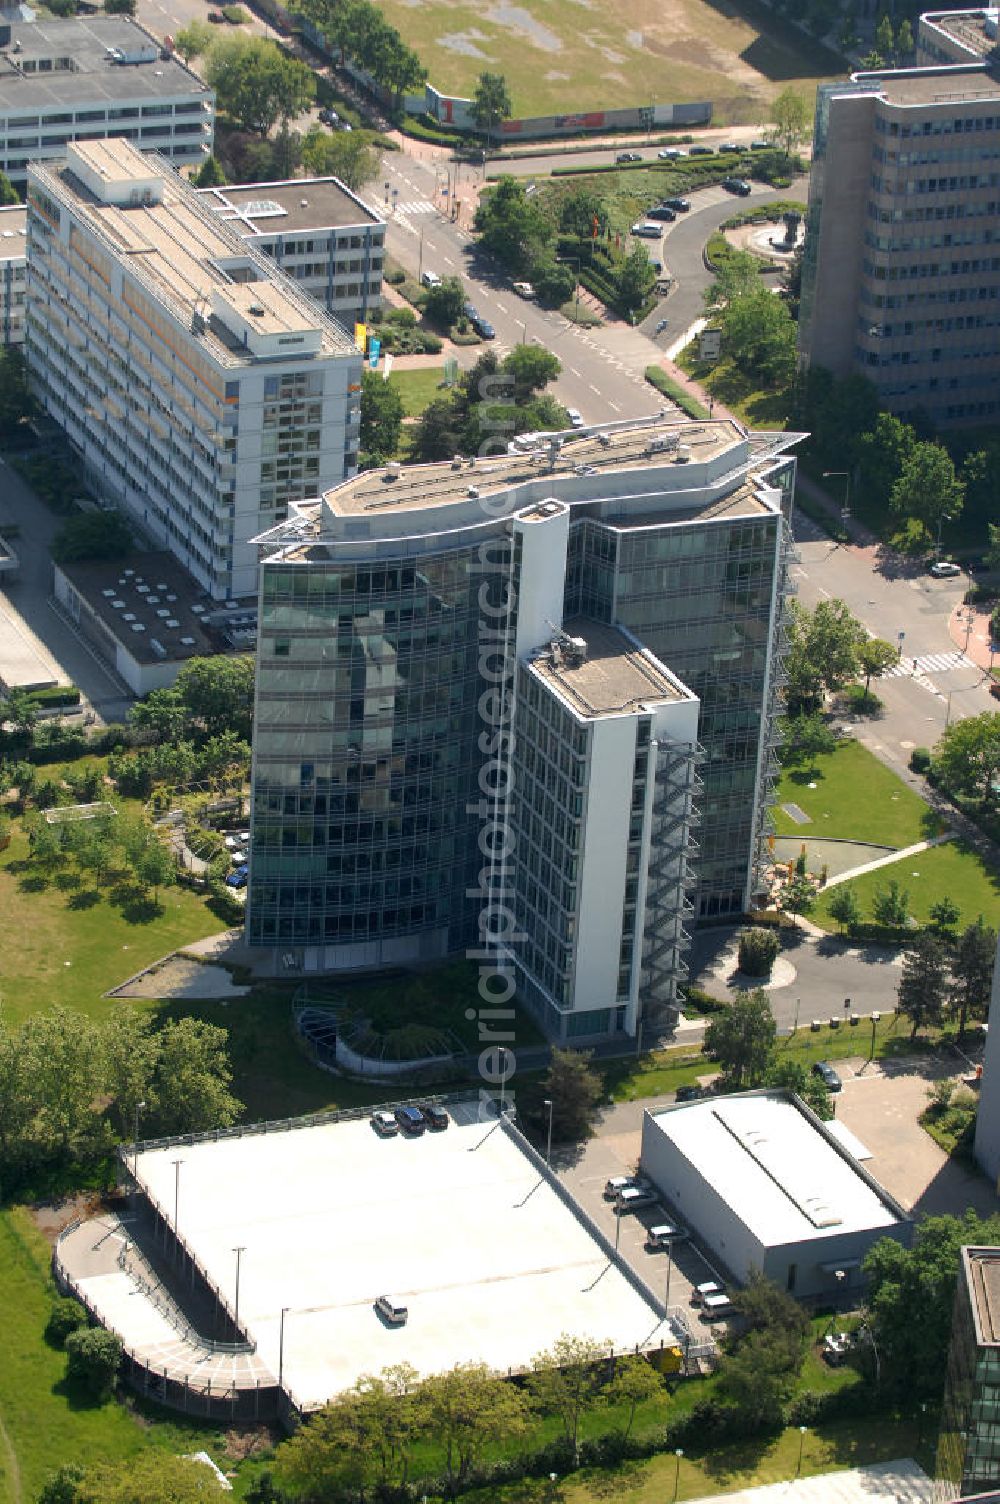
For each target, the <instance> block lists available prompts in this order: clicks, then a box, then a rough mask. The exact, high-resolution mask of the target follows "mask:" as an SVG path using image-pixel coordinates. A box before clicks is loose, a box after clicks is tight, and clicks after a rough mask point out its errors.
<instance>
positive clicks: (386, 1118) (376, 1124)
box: [369, 1112, 399, 1138]
mask: <svg viewBox="0 0 1000 1504" xmlns="http://www.w3.org/2000/svg"><path fill="white" fill-rule="evenodd" d="M369 1121H370V1122H371V1125H372V1127H373V1128H374V1129H375V1132H376V1133H377V1134H378V1136H379V1138H394V1137H395V1135H396V1134H397V1133H398V1132H399V1126H398V1124H397V1122H396V1119H395V1118H394V1117H393V1115H392V1113H391V1112H373V1113H372V1115H371V1118H370V1119H369Z"/></svg>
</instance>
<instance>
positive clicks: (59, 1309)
mask: <svg viewBox="0 0 1000 1504" xmlns="http://www.w3.org/2000/svg"><path fill="white" fill-rule="evenodd" d="M87 1325H89V1322H88V1318H87V1312H86V1310H85V1309H84V1307H83V1306H82V1305H81V1304H80V1302H79V1301H78V1300H73V1299H72V1297H70V1296H64V1297H61V1298H60V1299H58V1300H54V1301H53V1302H52V1309H51V1311H50V1312H49V1319H48V1321H47V1322H46V1323H45V1340H46V1342H48V1343H51V1345H52V1346H53V1347H65V1346H66V1338H67V1337H68V1336H69V1335H70V1333H71V1332H79V1331H81V1330H82V1328H83V1327H85V1326H87Z"/></svg>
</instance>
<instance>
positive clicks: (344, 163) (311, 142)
mask: <svg viewBox="0 0 1000 1504" xmlns="http://www.w3.org/2000/svg"><path fill="white" fill-rule="evenodd" d="M302 161H303V163H304V165H305V169H306V171H307V172H308V174H309V176H310V177H314V178H326V177H332V178H339V179H340V181H341V182H342V183H343V184H344V185H345V186H346V187H347V188H350V189H351V190H352V192H354V193H357V191H358V190H359V189H360V188H363V187H364V186H365V184H366V183H370V182H371V181H372V179H373V178H374V177H375V176H376V175H377V173H378V170H379V154H378V152H377V151H376V150H375V148H374V147H373V145H372V136H371V133H370V132H369V131H337V132H336V133H335V134H334V135H331V134H330V132H329V131H328V130H324V129H323V127H322V126H318V125H313V126H311V127H310V129H309V132H308V134H307V135H306V137H305V139H304V141H303V142H302Z"/></svg>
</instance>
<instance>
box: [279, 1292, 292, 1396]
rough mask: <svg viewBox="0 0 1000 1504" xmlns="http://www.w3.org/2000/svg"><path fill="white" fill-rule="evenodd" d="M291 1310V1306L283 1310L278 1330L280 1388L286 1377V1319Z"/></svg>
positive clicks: (283, 1307) (284, 1307)
mask: <svg viewBox="0 0 1000 1504" xmlns="http://www.w3.org/2000/svg"><path fill="white" fill-rule="evenodd" d="M290 1310H291V1307H290V1306H282V1308H281V1326H280V1327H279V1328H278V1388H279V1389H280V1388H281V1381H282V1379H283V1378H284V1375H285V1317H286V1316H287V1315H288V1312H289V1311H290Z"/></svg>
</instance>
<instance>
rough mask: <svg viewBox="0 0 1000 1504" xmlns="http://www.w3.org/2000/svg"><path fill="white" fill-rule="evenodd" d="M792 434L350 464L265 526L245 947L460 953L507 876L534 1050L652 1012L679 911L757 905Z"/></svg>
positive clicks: (670, 427)
mask: <svg viewBox="0 0 1000 1504" xmlns="http://www.w3.org/2000/svg"><path fill="white" fill-rule="evenodd" d="M796 437H797V436H796V435H789V434H762V435H748V434H747V433H746V432H745V431H744V430H742V429H740V428H739V427H738V426H737V425H735V424H733V423H731V422H729V421H725V422H708V423H703V424H678V423H677V422H676V421H671V420H667V419H654V420H649V421H647V422H645V423H630V424H617V425H607V426H606V427H605V428H604V429H602V430H600V431H595V432H593V433H591V434H585V435H581V436H575V437H570V436H558V437H555V438H553V439H552V440H550V441H548V442H540V443H537V444H536V445H535V447H534V448H531V447H530V445H525V446H523V447H521V448H520V449H519V450H518V451H517V452H515V453H513V454H510V455H505V456H503V457H501V458H498V459H494V460H490V461H487V462H485V463H484V462H476V461H469V462H466V461H455V462H454V464H453V465H430V466H420V467H414V468H412V469H403V470H400V468H399V467H398V466H390V467H388V468H387V469H386V470H384V471H380V472H370V473H368V474H366V475H362V476H358V477H356V478H355V479H354V480H351V481H348V482H345V483H344V484H343V485H341V486H339V487H336V488H335V489H334V490H332V491H330V492H328V493H327V494H326V496H325V497H324V498H323V499H322V500H321V501H320V502H318V503H315V504H312V505H303V506H301V507H298V508H296V509H295V511H294V512H293V514H292V515H291V516H290V517H289V519H288V521H287V522H285V523H284V524H282V525H281V526H280V527H277V528H275V529H272V530H271V531H270V532H269V533H267V534H266V535H264V536H263V537H262V538H261V539H260V540H259V541H260V544H261V550H262V565H261V609H260V635H259V641H258V673H257V708H256V720H255V736H254V764H253V820H252V839H251V852H252V854H251V864H250V869H251V870H250V884H249V889H248V901H247V921H246V933H247V940H248V943H250V944H252V945H262V946H272V947H274V948H275V949H276V950H277V951H278V952H279V953H280V954H283V955H286V956H287V955H288V954H289V952H291V953H292V954H293V955H294V956H295V958H296V960H297V962H298V964H300V965H301V966H302V967H303V969H306V970H310V969H311V970H339V969H351V968H360V967H370V966H378V965H392V964H403V963H406V962H408V961H416V960H428V959H432V958H434V957H440V956H445V955H449V954H454V953H456V952H461V951H463V950H464V949H466V948H467V947H469V946H470V945H474V944H475V943H476V942H477V941H481V940H482V939H484V938H487V937H485V936H484V930H483V919H482V915H483V908H484V897H483V895H484V891H486V890H489V889H490V885H491V884H492V885H497V884H499V886H500V887H501V888H502V889H503V890H504V892H509V894H510V895H511V903H512V904H513V905H514V908H515V909H516V913H517V920H518V923H517V925H516V926H515V928H516V929H517V932H518V935H519V940H518V944H517V945H515V946H513V947H512V954H511V956H510V957H509V963H510V967H511V970H512V971H513V972H514V973H516V975H517V980H518V988H519V991H520V992H521V993H522V995H524V996H526V997H527V998H528V1000H529V1002H530V1003H531V1005H532V1006H533V1007H534V1008H535V1011H536V1013H537V1014H538V1016H539V1018H540V1019H541V1021H542V1022H543V1024H544V1026H545V1027H546V1029H547V1030H548V1032H550V1033H551V1034H553V1035H554V1036H555V1037H569V1036H573V1037H579V1036H581V1035H588V1034H589V1035H591V1036H600V1035H604V1034H608V1033H614V1032H620V1031H622V1030H624V1031H625V1032H627V1033H630V1034H633V1033H635V1031H636V1028H637V1027H638V1025H639V1023H640V1022H641V1020H642V1018H643V1017H644V1016H647V1017H649V1016H652V1015H653V1013H654V1012H655V1010H656V1009H661V1008H664V1007H669V1006H670V1005H671V1003H672V1001H673V1000H674V998H675V997H676V988H677V985H678V983H679V982H680V981H682V980H683V975H684V967H683V950H684V946H685V944H686V939H687V935H686V931H685V929H684V920H685V919H686V918H687V917H688V916H693V915H694V914H695V913H696V912H697V913H700V914H701V915H703V916H705V917H713V916H716V915H726V914H736V913H739V912H742V911H744V910H745V909H746V908H748V907H750V906H751V904H752V902H753V899H754V896H755V895H756V893H757V892H758V890H759V865H760V861H761V858H762V855H763V844H764V841H765V836H766V812H767V804H768V799H769V793H770V787H771V781H772V779H773V776H774V772H775V764H774V747H773V744H774V726H773V721H774V716H775V713H776V702H777V693H778V690H779V688H780V684H781V669H780V658H781V650H782V638H781V612H782V603H783V600H784V597H785V594H786V592H787V589H788V580H787V563H788V557H789V553H788V528H787V518H788V513H789V509H790V505H791V496H792V489H793V484H794V469H795V462H794V459H793V458H791V457H790V456H789V455H788V454H787V450H788V449H789V448H790V447H791V446H792V445H793V444H794V442H795V440H796ZM567 644H568V645H569V646H567ZM491 655H492V656H491ZM567 655H568V656H567ZM498 663H499V664H500V665H502V666H503V673H502V675H501V679H500V680H499V681H498V680H497V679H496V674H497V672H499V670H498V668H497V664H498ZM487 712H491V713H493V714H494V716H495V715H496V714H499V713H501V712H502V716H501V720H502V724H500V725H499V726H498V725H496V724H495V722H494V721H492V720H490V719H489V716H488V714H487ZM699 743H700V746H699ZM494 761H496V762H498V763H499V764H500V765H502V769H501V774H500V775H497V774H495V773H490V772H489V771H487V772H486V773H485V774H484V767H487V766H488V765H489V764H491V762H494ZM696 767H697V772H696V771H695V770H696ZM498 776H499V784H498V783H497V777H498ZM702 784H703V786H702ZM696 820H697V822H698V823H699V827H700V828H699V829H698V842H699V847H700V850H699V851H698V853H697V856H696V858H695V860H694V863H693V873H694V880H695V882H696V887H694V889H693V891H692V879H691V873H690V872H689V866H688V855H689V851H690V849H691V846H690V831H691V829H692V828H693V826H694V824H695V823H696ZM484 823H485V824H486V825H491V824H492V825H493V826H494V827H502V828H503V829H504V830H507V831H509V832H510V835H511V841H510V843H509V844H510V846H511V849H510V851H509V852H505V854H504V855H502V856H501V857H497V856H496V854H495V850H494V849H493V847H491V851H492V854H491V851H487V850H485V849H484V836H483V830H484ZM493 844H494V846H495V843H493ZM501 844H503V843H501ZM485 845H486V846H490V842H489V841H486V843H485ZM484 870H485V871H486V873H487V876H486V877H485V878H484V875H483V874H484ZM602 873H603V875H604V881H605V887H604V890H603V893H601V890H600V884H599V881H598V880H597V879H596V878H595V874H602ZM590 881H594V883H595V886H594V888H593V890H592V891H591V890H589V889H588V882H590Z"/></svg>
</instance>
